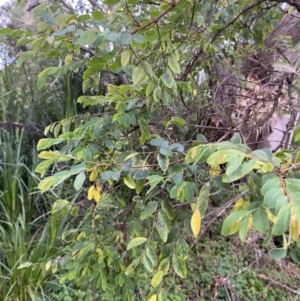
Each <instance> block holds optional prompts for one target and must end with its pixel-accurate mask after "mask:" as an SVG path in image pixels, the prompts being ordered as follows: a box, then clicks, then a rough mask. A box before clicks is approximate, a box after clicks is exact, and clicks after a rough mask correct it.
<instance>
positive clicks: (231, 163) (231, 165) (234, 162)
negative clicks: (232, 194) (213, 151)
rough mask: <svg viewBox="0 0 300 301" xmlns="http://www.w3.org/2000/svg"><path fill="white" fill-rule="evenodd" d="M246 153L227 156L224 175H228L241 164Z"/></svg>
mask: <svg viewBox="0 0 300 301" xmlns="http://www.w3.org/2000/svg"><path fill="white" fill-rule="evenodd" d="M245 156H246V154H242V155H236V156H232V157H230V158H229V160H228V161H227V166H226V172H225V173H226V175H227V176H228V177H230V176H231V175H232V174H233V173H234V172H235V171H236V170H237V169H238V168H239V167H240V166H241V164H242V162H243V160H244V158H245Z"/></svg>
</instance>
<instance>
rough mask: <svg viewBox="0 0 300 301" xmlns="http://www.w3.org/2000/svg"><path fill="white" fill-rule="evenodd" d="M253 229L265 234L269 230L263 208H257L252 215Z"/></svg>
mask: <svg viewBox="0 0 300 301" xmlns="http://www.w3.org/2000/svg"><path fill="white" fill-rule="evenodd" d="M253 227H254V228H255V229H256V230H257V231H258V232H260V233H262V234H266V232H267V230H268V228H269V220H268V215H267V213H266V210H265V209H264V208H258V209H257V210H256V211H255V213H254V214H253Z"/></svg>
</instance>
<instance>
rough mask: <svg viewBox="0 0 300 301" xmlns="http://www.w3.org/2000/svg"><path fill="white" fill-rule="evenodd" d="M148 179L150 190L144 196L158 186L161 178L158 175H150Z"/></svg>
mask: <svg viewBox="0 0 300 301" xmlns="http://www.w3.org/2000/svg"><path fill="white" fill-rule="evenodd" d="M148 179H149V182H150V188H149V190H148V191H147V193H146V195H147V194H149V193H150V191H152V190H153V189H154V188H155V187H156V186H157V185H158V183H159V182H161V181H162V179H163V177H162V176H159V175H152V176H150V177H149V178H148Z"/></svg>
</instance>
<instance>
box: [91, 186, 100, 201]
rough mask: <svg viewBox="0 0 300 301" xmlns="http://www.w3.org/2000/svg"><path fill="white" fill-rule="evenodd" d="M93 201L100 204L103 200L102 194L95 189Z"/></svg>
mask: <svg viewBox="0 0 300 301" xmlns="http://www.w3.org/2000/svg"><path fill="white" fill-rule="evenodd" d="M93 199H94V200H95V201H96V202H99V201H100V199H101V195H100V192H99V191H98V190H97V189H94V191H93Z"/></svg>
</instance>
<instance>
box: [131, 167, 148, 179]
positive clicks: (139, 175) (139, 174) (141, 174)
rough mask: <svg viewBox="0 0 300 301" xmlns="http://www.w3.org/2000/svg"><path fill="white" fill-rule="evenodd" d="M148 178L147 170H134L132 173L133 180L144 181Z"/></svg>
mask: <svg viewBox="0 0 300 301" xmlns="http://www.w3.org/2000/svg"><path fill="white" fill-rule="evenodd" d="M148 176H149V170H148V169H146V168H145V169H135V171H134V173H133V178H134V179H135V180H143V179H146V178H147V177H148Z"/></svg>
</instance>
